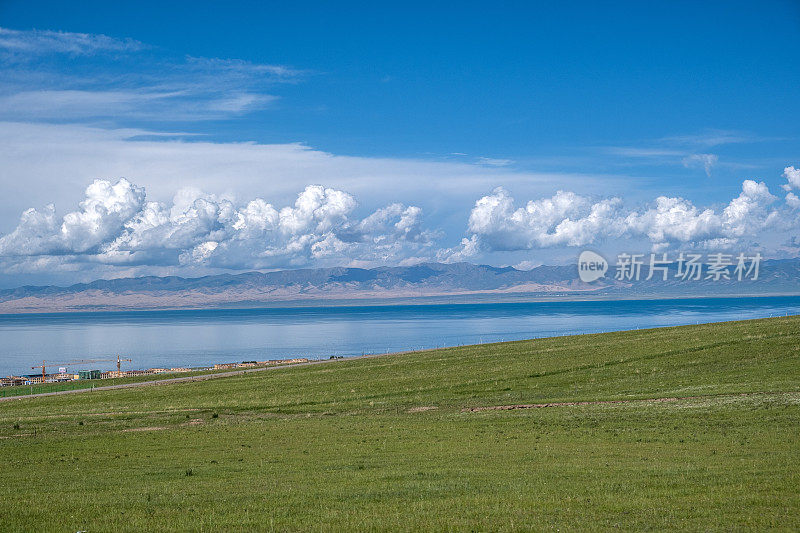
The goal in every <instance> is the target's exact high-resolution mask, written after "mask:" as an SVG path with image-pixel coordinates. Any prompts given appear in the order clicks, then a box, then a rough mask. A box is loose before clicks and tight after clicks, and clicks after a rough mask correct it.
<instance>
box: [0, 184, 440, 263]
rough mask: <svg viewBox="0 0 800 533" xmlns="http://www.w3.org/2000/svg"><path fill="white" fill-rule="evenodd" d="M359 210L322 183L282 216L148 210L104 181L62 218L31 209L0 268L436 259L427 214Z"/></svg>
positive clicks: (258, 203) (203, 199)
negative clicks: (44, 261) (56, 262)
mask: <svg viewBox="0 0 800 533" xmlns="http://www.w3.org/2000/svg"><path fill="white" fill-rule="evenodd" d="M356 208H357V202H356V200H355V198H354V197H353V196H351V195H350V194H348V193H346V192H344V191H340V190H336V189H332V188H325V187H323V186H320V185H309V186H308V187H306V188H305V190H303V191H302V192H301V193H300V194H299V195H298V196H297V199H296V201H295V202H294V205H291V206H285V207H280V208H278V207H275V206H273V205H272V204H270V203H268V202H267V201H265V200H264V199H261V198H255V199H253V200H250V201H248V202H246V203H244V204H243V205H236V204H234V202H233V201H232V200H230V199H227V198H222V197H217V196H215V195H209V194H204V193H202V192H201V191H199V190H197V189H184V190H181V191H178V193H176V195H175V197H174V199H173V201H172V204H171V205H167V204H164V203H161V202H148V201H147V200H146V194H145V191H144V189H143V188H141V187H137V186H136V185H134V184H132V183H130V182H128V181H127V180H125V179H120V180H119V181H118V182H116V183H113V184H112V183H111V182H109V181H106V180H96V181H94V182H93V183H92V184H91V185H90V186H89V187H88V188H87V189H86V192H85V198H84V200H83V201H82V202H80V205H79V209H78V210H76V211H73V212H69V213H67V214H65V215H64V216H63V217H60V218H59V217H58V216H57V214H56V211H55V207H54V206H52V205H49V206H47V207H45V208H44V209H42V210H41V211H40V210H36V209H29V210H27V211H25V212H24V213H23V215H22V217H21V220H20V223H19V225H18V226H17V227H16V228H15V229H14V230H13V231H12V232H10V233H9V234H8V235H5V236H4V237H2V238H0V261H4V262H5V263H6V266H7V267H8V266H9V263H12V264H15V265H16V264H18V263H19V262H20V261H24V262H27V264H32V261H34V259H33V258H35V257H38V256H52V257H54V258H61V262H62V263H63V264H65V265H74V264H79V263H102V264H112V265H126V264H128V265H131V264H141V265H157V266H186V265H204V266H209V267H217V268H232V269H250V268H276V267H286V266H300V265H309V264H315V265H319V264H328V263H330V264H349V263H352V262H362V263H364V262H365V263H370V262H377V263H385V262H387V261H388V262H400V261H403V260H407V259H408V258H409V257H415V256H416V255H418V254H428V255H430V253H431V252H430V250H431V247H432V246H433V241H434V239H435V238H437V237H438V234H437V233H436V232H433V231H430V230H426V229H424V228H423V227H422V210H421V209H420V208H418V207H416V206H405V205H402V204H391V205H389V206H387V207H384V208H381V209H378V210H377V211H375V212H373V213H372V214H370V215H368V216H366V217H365V218H363V219H362V218H358V217H355V216H354V213H355V210H356ZM48 265H49V266H51V264H50V263H48Z"/></svg>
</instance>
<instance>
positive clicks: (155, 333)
mask: <svg viewBox="0 0 800 533" xmlns="http://www.w3.org/2000/svg"><path fill="white" fill-rule="evenodd" d="M786 314H789V315H796V314H800V297H797V296H791V297H763V298H708V299H688V300H638V301H585V302H544V303H540V302H537V303H484V304H467V305H464V304H461V305H402V306H385V307H382V306H375V307H333V308H291V309H246V310H202V311H147V312H129V313H79V314H76V313H65V314H46V315H45V314H41V315H0V375H7V374H30V373H32V372H35V371H33V370H31V366H32V365H34V364H37V362H41V360H43V359H44V360H47V361H48V362H53V363H61V362H67V361H71V360H76V359H105V358H110V357H113V356H114V355H115V354H121V355H122V356H123V357H126V358H130V359H132V360H133V362H132V363H128V364H126V366H125V367H124V368H134V369H145V368H150V367H175V366H205V365H211V364H213V363H220V362H233V361H244V360H266V359H278V358H285V357H309V358H328V357H330V356H331V355H337V356H358V355H362V354H363V353H385V352H396V351H403V350H411V349H419V348H433V347H440V346H457V345H461V344H477V343H481V342H496V341H504V340H505V341H508V340H517V339H530V338H535V337H550V336H556V335H571V334H577V333H596V332H603V331H618V330H626V329H636V328H650V327H659V326H673V325H681V324H695V323H703V322H717V321H724V320H739V319H744V318H760V317H769V316H778V315H780V316H783V315H786ZM87 366H90V367H91V368H99V369H101V370H106V369H111V368H113V367H115V364H114V363H99V364H92V365H71V366H69V370H71V371H77V370H80V369H84V368H85V367H87ZM53 370H55V369H53Z"/></svg>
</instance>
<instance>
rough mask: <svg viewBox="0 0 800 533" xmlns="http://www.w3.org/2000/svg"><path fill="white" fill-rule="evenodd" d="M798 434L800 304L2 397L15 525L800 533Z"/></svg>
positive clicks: (4, 485) (6, 499)
mask: <svg viewBox="0 0 800 533" xmlns="http://www.w3.org/2000/svg"><path fill="white" fill-rule="evenodd" d="M661 398H671V399H672V400H670V401H653V399H661ZM611 401H617V402H616V403H611ZM560 402H593V403H588V404H582V405H561V406H552V407H541V408H525V409H511V410H495V409H488V410H479V411H470V410H469V409H471V408H479V407H493V406H509V405H517V404H544V403H560ZM798 434H800V318H775V319H766V320H756V321H747V322H732V323H725V324H715V325H714V324H712V325H700V326H687V327H680V328H665V329H658V330H646V331H645V330H643V331H631V332H624V333H606V334H601V335H583V336H576V337H563V338H553V339H540V340H535V341H523V342H511V343H504V344H490V345H480V346H468V347H461V348H453V349H441V350H433V351H426V352H417V353H410V354H400V355H392V356H383V357H377V358H363V359H357V360H343V361H336V362H331V363H325V364H319V365H309V366H302V367H286V368H281V369H275V370H270V371H266V372H259V373H255V374H249V375H244V376H236V377H228V378H224V379H217V380H212V381H205V382H198V383H187V384H176V385H168V386H159V387H144V388H139V389H126V390H115V391H103V392H96V393H85V394H75V395H68V396H60V397H46V398H28V399H23V400H14V401H10V402H2V403H0V458H2V461H3V465H2V468H1V469H0V502H1V503H2V505H1V506H0V509H1V511H0V530H4V531H78V530H85V531H89V532H92V531H112V530H113V531H119V530H127V531H163V530H195V531H198V530H208V531H212V530H213V531H218V530H223V531H226V530H242V531H251V530H297V531H308V530H311V531H314V530H420V529H425V530H486V531H489V530H531V529H533V530H556V529H558V530H570V529H572V530H575V529H581V530H583V529H588V530H605V529H616V528H622V529H637V530H640V529H651V530H663V529H667V528H670V529H682V530H725V531H731V530H763V529H769V528H772V529H780V530H798V529H800V441H799V440H798Z"/></svg>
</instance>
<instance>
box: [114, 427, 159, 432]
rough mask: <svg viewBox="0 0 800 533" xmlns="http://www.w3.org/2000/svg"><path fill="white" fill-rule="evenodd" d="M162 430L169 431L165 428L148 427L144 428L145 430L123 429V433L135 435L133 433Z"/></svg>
mask: <svg viewBox="0 0 800 533" xmlns="http://www.w3.org/2000/svg"><path fill="white" fill-rule="evenodd" d="M162 429H167V428H165V427H164V426H148V427H143V428H128V429H123V430H122V432H123V433H133V432H139V431H161V430H162Z"/></svg>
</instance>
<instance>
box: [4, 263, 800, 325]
mask: <svg viewBox="0 0 800 533" xmlns="http://www.w3.org/2000/svg"><path fill="white" fill-rule="evenodd" d="M644 278H645V276H644V275H643V276H642V279H641V280H640V281H635V280H634V281H620V280H616V279H614V272H613V269H612V270H610V271H609V272H608V275H607V277H604V278H601V279H599V280H597V281H595V282H592V283H584V282H582V281H580V279H579V277H578V269H577V266H575V265H571V266H540V267H537V268H533V269H531V270H517V269H515V268H513V267H493V266H487V265H474V264H470V263H452V264H444V263H424V264H420V265H415V266H403V267H378V268H370V269H364V268H347V267H339V268H316V269H297V270H281V271H274V272H246V273H242V274H220V275H214V276H205V277H199V278H182V277H177V276H166V277H157V276H146V277H136V278H119V279H108V280H105V279H103V280H97V281H93V282H91V283H79V284H75V285H71V286H68V287H60V286H25V287H19V288H14V289H5V290H0V313H36V312H68V311H122V310H148V309H181V308H185V309H197V308H207V307H208V308H240V307H241V308H247V307H285V306H298V305H303V306H313V305H361V304H370V305H371V304H376V303H384V304H385V303H426V302H431V303H441V302H452V303H461V302H464V303H466V302H476V301H526V300H528V301H535V300H550V299H559V300H567V299H628V298H670V297H702V296H737V295H738V296H745V295H746V296H759V295H777V294H793V295H794V294H797V295H800V259H790V260H768V261H764V262H762V264H761V268H760V272H759V277H758V279H757V280H751V279H747V280H742V281H738V280H736V279H729V280H725V279H721V280H719V281H714V280H706V279H703V280H698V281H687V280H681V279H680V278H678V277H676V272H675V271H674V268H671V270H670V271H669V272H668V279H667V280H663V279H662V278H661V275H660V274H659V275H658V276H656V277H654V278H653V279H651V280H645V279H644Z"/></svg>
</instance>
